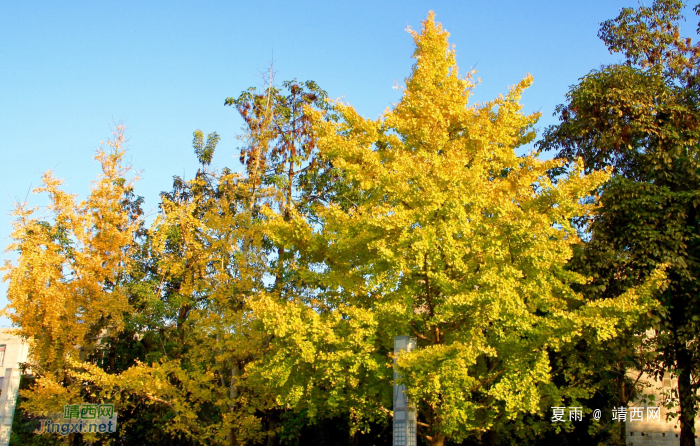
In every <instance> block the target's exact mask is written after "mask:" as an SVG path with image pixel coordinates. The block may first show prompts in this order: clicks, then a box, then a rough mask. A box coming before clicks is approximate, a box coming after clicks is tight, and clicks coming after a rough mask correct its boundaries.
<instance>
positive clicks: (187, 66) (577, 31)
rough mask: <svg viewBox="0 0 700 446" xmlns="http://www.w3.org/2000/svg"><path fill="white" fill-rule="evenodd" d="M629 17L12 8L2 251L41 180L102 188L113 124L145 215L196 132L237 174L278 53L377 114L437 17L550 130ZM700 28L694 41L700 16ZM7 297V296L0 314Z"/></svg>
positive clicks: (337, 9) (77, 188) (3, 18)
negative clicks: (517, 88) (119, 129)
mask: <svg viewBox="0 0 700 446" xmlns="http://www.w3.org/2000/svg"><path fill="white" fill-rule="evenodd" d="M624 6H631V7H634V6H636V3H635V2H634V0H626V1H618V0H595V1H593V0H581V1H576V2H574V1H537V0H533V1H529V2H524V1H516V0H508V1H498V0H494V1H490V2H487V1H465V0H462V1H452V2H446V1H393V2H391V1H377V0H375V1H364V0H363V1H358V0H353V1H345V2H329V1H324V2H320V1H319V2H311V1H295V2H270V1H247V2H243V1H218V2H217V1H210V2H178V1H167V2H165V1H129V0H122V1H107V0H105V1H89V2H88V1H84V2H78V1H61V2H56V1H51V2H48V1H47V2H37V1H32V0H23V1H9V0H0V240H1V241H2V242H1V243H0V245H1V246H3V247H4V246H7V244H8V243H9V239H8V235H9V233H10V229H11V227H10V221H11V218H10V216H9V212H10V211H11V209H12V206H13V205H12V203H13V201H15V200H17V199H24V197H25V195H26V194H27V191H28V190H29V189H30V188H32V187H36V186H37V185H38V184H39V179H40V176H41V173H42V172H43V171H45V170H47V169H52V170H53V171H54V172H55V174H56V176H58V177H59V178H64V179H65V180H66V184H65V187H66V189H67V190H69V191H70V192H74V193H78V194H80V195H81V196H84V195H85V194H86V193H87V192H88V191H89V186H90V181H91V180H92V179H93V178H94V177H95V176H96V175H97V174H98V173H99V166H98V165H97V164H96V163H95V162H94V161H93V159H92V156H93V151H94V149H95V148H96V147H97V146H98V145H99V141H101V140H104V139H106V138H107V137H109V135H110V125H111V124H112V121H113V120H115V121H120V120H123V121H124V122H125V123H126V125H127V127H128V136H129V138H130V147H129V152H128V158H129V159H130V160H131V162H132V164H133V165H134V166H135V167H136V168H138V169H140V170H142V171H143V174H142V177H143V179H142V180H141V181H140V182H139V183H138V186H137V193H138V194H140V195H143V196H144V197H145V198H146V208H147V209H155V208H156V207H157V205H158V194H159V192H160V191H162V190H168V189H170V187H171V185H172V176H173V175H183V174H184V175H185V176H186V177H187V178H191V177H192V175H193V174H194V173H195V171H196V159H195V157H194V154H193V153H192V148H191V143H192V132H193V131H194V130H195V129H198V128H201V129H202V130H204V132H205V133H206V132H211V131H217V132H218V133H219V134H220V135H221V137H222V140H221V143H220V145H219V148H218V150H217V153H216V155H215V158H214V164H215V165H217V166H219V167H222V166H230V167H232V168H234V169H235V168H237V166H238V164H237V161H236V159H237V156H236V147H237V145H238V144H237V140H236V139H235V137H236V135H237V134H239V133H240V128H241V124H242V123H241V120H240V119H239V118H238V116H237V115H236V112H235V110H233V109H232V108H230V107H224V105H223V104H224V99H225V98H226V97H227V96H237V95H238V93H240V92H241V90H243V89H246V88H247V87H250V86H260V85H261V79H260V77H259V72H260V71H262V70H264V69H265V68H266V67H267V65H268V63H269V61H270V60H271V58H272V57H273V53H274V62H275V63H274V67H275V70H276V71H277V75H276V79H277V80H278V81H282V80H286V79H290V78H297V79H300V80H307V79H312V80H315V81H316V82H318V84H319V85H320V86H321V87H322V88H324V89H325V90H326V91H327V92H328V93H329V95H330V96H331V97H333V98H336V97H341V96H344V100H346V101H347V102H349V103H351V104H352V105H354V106H355V107H356V108H357V109H358V110H359V112H360V113H361V114H363V115H365V116H368V117H373V118H374V117H377V115H379V114H380V113H381V112H382V111H383V110H384V109H385V108H386V107H388V106H390V105H391V103H392V102H395V101H396V100H397V99H398V92H397V90H394V89H392V87H393V86H394V81H395V80H396V81H398V82H399V83H402V82H403V79H404V78H405V77H406V76H407V75H408V74H409V72H410V67H411V65H412V64H413V60H412V59H411V58H410V56H411V54H412V52H413V41H412V39H411V37H410V35H409V34H407V33H406V32H405V29H406V27H407V26H411V27H412V28H414V29H419V28H420V21H421V20H423V19H424V18H425V17H426V15H427V13H428V11H429V10H434V11H435V13H436V16H437V20H438V21H440V22H442V23H443V25H444V27H445V28H446V29H447V30H449V31H450V33H451V42H452V43H454V44H455V45H456V48H457V61H458V63H459V65H460V67H461V68H462V70H463V72H465V71H466V70H468V69H469V68H470V67H472V66H474V65H476V69H477V71H478V74H477V76H478V77H480V78H481V79H482V82H481V84H480V85H479V86H477V89H476V93H475V96H474V99H475V100H476V101H485V100H488V99H491V98H493V97H494V96H496V95H497V94H498V93H504V92H506V91H507V87H508V86H509V85H512V84H514V83H516V82H517V81H518V80H520V79H521V78H522V77H523V76H524V75H525V74H526V73H531V74H532V75H533V76H534V79H535V82H534V85H533V86H532V87H531V88H530V89H529V90H528V91H527V92H526V93H525V95H524V98H523V103H524V105H525V111H527V112H531V111H535V110H541V111H542V113H543V117H542V119H541V121H540V124H539V127H540V129H541V128H544V127H545V126H546V125H550V124H553V123H554V119H553V118H552V113H553V111H554V107H555V106H556V105H557V104H559V103H561V102H563V100H564V94H565V93H566V91H567V90H568V87H569V86H570V85H572V84H574V83H576V82H577V79H578V78H580V77H581V76H583V75H584V74H586V73H587V72H589V71H590V70H591V69H594V68H597V67H599V66H600V65H601V64H606V63H612V62H616V61H617V60H618V59H619V58H618V57H617V56H611V55H609V54H608V53H607V50H606V49H605V47H604V45H603V44H602V42H601V41H600V40H598V38H597V37H596V34H597V31H598V27H599V25H598V24H599V22H601V21H603V20H606V19H609V18H613V17H615V16H616V15H617V14H618V12H619V9H620V8H621V7H624ZM688 17H689V20H688V22H687V23H686V26H685V28H686V29H687V30H688V33H690V32H691V31H694V29H695V21H696V20H695V18H694V17H693V16H688ZM30 203H35V204H37V205H41V204H43V203H45V201H44V200H42V199H40V198H38V197H30ZM13 257H14V256H13V255H12V254H7V253H4V254H2V259H8V258H13ZM6 289H7V284H2V285H0V305H4V304H5V302H6V300H5V291H6ZM1 323H2V320H0V324H1Z"/></svg>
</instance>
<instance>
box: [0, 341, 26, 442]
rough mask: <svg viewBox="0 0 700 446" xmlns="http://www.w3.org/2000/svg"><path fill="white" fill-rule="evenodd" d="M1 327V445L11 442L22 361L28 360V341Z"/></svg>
mask: <svg viewBox="0 0 700 446" xmlns="http://www.w3.org/2000/svg"><path fill="white" fill-rule="evenodd" d="M12 331H13V329H11V328H0V446H7V445H8V444H9V443H10V432H11V430H12V419H13V417H14V414H15V405H16V404H17V396H18V394H19V380H20V375H21V369H20V363H24V362H26V361H27V343H26V342H24V341H23V340H22V338H20V337H19V336H15V335H13V334H12Z"/></svg>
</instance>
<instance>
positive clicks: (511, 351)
mask: <svg viewBox="0 0 700 446" xmlns="http://www.w3.org/2000/svg"><path fill="white" fill-rule="evenodd" d="M409 31H410V33H411V34H412V36H413V38H414V40H415V43H416V50H415V53H414V58H415V59H416V63H415V65H414V67H413V71H412V73H411V75H410V76H409V78H407V79H406V86H405V88H404V89H403V90H402V91H403V96H402V98H401V100H400V101H399V103H398V104H396V105H395V106H394V107H393V108H392V109H389V110H387V111H386V112H385V114H384V115H383V116H381V117H380V118H379V119H377V120H371V119H366V118H363V117H361V116H360V115H359V114H358V113H357V112H356V111H355V110H354V109H353V108H352V107H351V106H350V105H347V104H338V106H337V110H338V111H339V113H340V114H341V116H342V119H341V120H340V121H339V122H335V121H332V120H324V119H323V117H324V115H323V113H321V112H316V113H314V114H313V117H314V131H315V134H316V136H317V138H318V142H317V144H318V147H319V150H320V151H321V152H322V153H323V154H324V155H325V156H327V157H328V158H329V159H330V160H331V161H332V163H333V165H334V166H335V167H337V168H338V169H341V170H343V171H344V172H345V173H346V175H347V178H348V181H349V182H350V183H351V184H353V185H354V186H355V187H356V188H357V190H358V193H357V195H356V196H355V198H356V201H353V202H352V203H351V204H347V202H346V201H344V200H343V198H344V197H342V196H341V197H338V200H337V201H338V203H337V204H331V205H329V206H327V207H324V208H321V207H319V208H318V209H317V212H318V214H319V215H320V216H321V223H320V224H316V225H310V224H305V223H303V220H302V219H301V218H300V217H299V218H297V219H296V220H294V221H292V222H284V221H282V220H281V219H277V220H276V221H275V225H276V233H277V236H276V237H277V240H278V241H279V243H283V244H286V245H288V246H295V247H296V249H298V250H299V251H300V252H302V253H304V254H303V255H306V256H309V258H312V259H314V260H315V262H317V266H316V267H315V271H317V276H318V279H317V280H318V281H319V283H321V284H322V289H325V290H326V291H325V293H324V296H326V299H327V302H331V303H332V302H336V304H335V305H331V307H330V308H331V309H330V310H329V311H330V312H331V313H335V314H338V315H342V316H343V318H345V319H348V318H349V319H350V320H352V319H353V318H354V317H356V316H355V314H362V312H361V311H360V310H359V309H360V308H361V309H363V310H364V311H365V312H367V311H369V312H370V313H371V314H372V318H371V320H372V321H373V324H374V326H376V327H377V334H376V337H374V336H367V337H366V338H367V339H368V340H372V342H376V343H377V345H375V348H376V349H377V351H379V352H381V351H383V352H384V355H385V361H386V362H385V364H386V367H390V365H391V361H392V358H391V355H390V354H389V352H390V351H391V350H390V349H391V343H392V340H393V337H394V336H396V335H402V334H411V335H414V336H416V337H417V338H418V346H419V348H418V349H417V350H415V351H414V352H413V353H411V354H408V355H405V356H402V357H401V358H400V359H399V361H398V363H399V368H400V370H401V374H402V376H403V378H402V381H403V382H404V383H406V384H407V386H408V389H409V390H408V392H409V396H410V398H412V400H413V401H414V402H415V404H416V405H417V407H418V411H419V421H420V422H421V423H424V424H423V426H424V428H421V432H422V435H424V436H425V438H426V439H427V440H428V441H429V442H430V443H431V444H435V445H441V444H443V443H444V441H445V440H446V439H448V438H452V439H455V440H457V441H460V440H461V439H464V438H465V437H467V436H469V435H473V436H476V437H479V436H480V435H482V434H483V433H485V432H487V431H489V430H491V429H498V427H499V423H500V424H501V425H502V424H503V423H507V422H508V421H509V420H515V419H517V418H518V417H520V416H522V415H523V414H542V413H544V411H545V409H546V407H548V406H547V403H550V405H551V403H553V402H556V401H557V398H558V397H557V392H556V388H555V387H553V386H552V384H551V381H550V365H549V359H548V353H547V352H548V350H549V349H554V350H556V349H558V348H559V347H561V346H562V345H563V344H565V343H569V342H572V341H575V340H576V339H580V338H581V337H582V336H584V335H585V336H593V337H594V338H595V337H598V338H600V339H605V338H608V337H610V336H613V335H614V334H615V333H616V330H617V329H618V328H619V327H620V326H622V325H624V323H625V321H627V320H631V319H633V318H634V316H635V315H636V314H638V313H639V312H642V311H645V309H646V308H647V304H648V301H649V294H650V292H649V290H639V292H638V293H636V294H635V293H630V294H629V295H625V296H621V297H620V298H618V299H615V300H612V301H610V302H607V303H606V304H605V305H602V306H601V305H594V306H591V305H589V304H588V303H587V302H586V301H585V300H584V298H583V297H582V296H581V295H580V294H578V293H576V292H574V290H573V289H572V287H571V285H572V284H575V283H582V282H584V281H585V280H586V279H585V278H584V277H581V276H578V275H576V274H574V273H571V272H569V271H566V269H565V265H566V263H567V261H568V260H569V259H570V258H571V256H572V246H573V245H574V244H577V243H580V239H579V236H578V234H577V230H576V228H575V227H574V226H573V224H572V220H573V219H574V217H580V216H585V215H587V214H588V213H590V212H591V211H592V209H593V208H594V206H595V203H594V201H592V200H590V199H589V200H586V198H589V196H590V195H591V193H592V191H594V190H595V189H596V188H597V187H598V186H599V185H600V184H602V182H604V181H605V180H606V179H607V178H608V174H607V173H605V172H594V173H592V174H590V175H584V174H583V173H582V172H581V167H580V166H575V168H574V170H572V171H570V172H569V174H568V175H567V176H566V177H564V178H559V179H558V181H557V182H554V181H553V180H552V178H551V176H550V174H549V173H550V171H552V170H553V169H555V168H557V167H560V166H562V163H561V162H560V161H558V160H541V159H539V158H537V157H536V156H535V155H533V154H528V155H525V156H518V155H517V154H516V152H515V149H516V148H518V147H521V146H523V145H524V144H526V143H528V142H530V141H532V139H533V138H534V136H535V135H534V132H533V130H532V127H533V125H534V124H535V122H536V121H537V119H538V117H539V114H538V113H533V114H530V115H527V114H524V113H523V112H522V105H520V103H519V101H520V97H521V95H522V93H523V91H524V90H525V89H526V88H527V87H528V86H529V85H530V84H531V83H532V77H531V76H529V75H528V76H526V77H525V78H524V79H523V80H522V81H520V82H519V83H518V84H516V85H515V86H513V87H511V88H510V89H509V92H508V93H507V94H506V95H505V96H499V97H498V98H496V99H494V100H493V101H490V102H487V103H484V104H470V103H469V101H468V100H469V97H470V95H471V92H472V90H473V88H474V87H475V82H474V81H473V80H472V76H473V74H474V72H470V73H468V74H467V75H466V76H460V75H459V72H458V69H457V65H456V62H455V51H454V48H452V47H450V45H449V44H448V41H447V37H448V33H447V32H446V31H445V30H443V29H442V26H441V25H440V24H437V23H436V22H435V20H434V16H433V14H432V13H431V14H430V15H429V16H428V19H427V20H426V21H424V22H423V24H422V30H421V32H420V33H418V32H416V31H413V30H409ZM319 265H321V266H319ZM658 280H661V279H660V278H659V279H658ZM655 283H656V282H655ZM650 286H651V285H650ZM290 305H294V304H290ZM271 308H274V307H271ZM261 311H262V309H261ZM270 311H272V310H270ZM275 311H278V310H275ZM323 313H324V312H322V316H323ZM312 316H313V315H310V316H309V317H307V318H301V319H300V321H299V323H300V324H304V329H303V330H300V331H294V332H287V333H286V334H285V333H282V332H280V330H281V329H280V328H278V327H279V325H281V324H284V323H288V322H284V321H283V319H284V318H277V320H276V321H275V322H272V323H271V326H272V327H275V328H274V329H275V333H277V335H278V336H279V337H284V338H285V341H284V342H286V343H289V344H292V345H294V346H295V347H293V348H296V349H301V350H302V351H303V350H305V349H306V348H305V347H304V345H305V343H306V344H313V343H314V342H315V344H316V346H317V347H316V350H315V351H314V350H313V349H312V350H311V352H312V353H311V354H308V355H309V356H312V357H313V353H316V354H319V353H318V351H319V350H321V349H322V348H321V347H320V346H321V345H322V343H321V342H318V341H314V335H313V334H307V333H314V332H315V331H317V329H316V328H315V327H316V322H314V321H315V320H317V319H318V318H319V317H322V316H313V317H312ZM336 317H339V316H336ZM268 318H273V319H274V317H273V316H268ZM327 319H332V318H330V317H327ZM328 323H329V324H331V323H330V321H329V322H328ZM375 340H376V341H375ZM353 341H354V339H347V340H346V342H347V343H348V349H351V350H354V349H355V347H354V346H352V344H353ZM277 342H279V343H280V344H281V343H282V341H280V340H277ZM334 345H335V344H334ZM336 347H337V348H342V344H339V345H337V346H336ZM285 348H287V349H292V347H290V346H289V345H286V344H285ZM334 355H336V356H340V355H341V353H340V352H338V351H337V350H335V351H334ZM303 356H304V354H300V355H297V356H294V357H295V358H299V359H298V361H304V359H303ZM317 357H318V356H316V358H317ZM314 360H316V359H313V358H312V359H308V360H306V361H307V362H313V361H314ZM297 367H298V368H299V369H302V367H301V366H297ZM346 370H349V369H347V368H346ZM278 384H279V385H280V386H284V385H286V383H284V382H280V383H278ZM387 385H388V383H387ZM304 392H305V391H304V390H302V389H300V390H299V391H298V393H299V396H295V398H296V399H297V400H300V399H303V393H304ZM306 392H310V391H306ZM309 398H311V397H309ZM384 404H385V405H387V406H390V404H391V403H390V401H386V400H385V403H384Z"/></svg>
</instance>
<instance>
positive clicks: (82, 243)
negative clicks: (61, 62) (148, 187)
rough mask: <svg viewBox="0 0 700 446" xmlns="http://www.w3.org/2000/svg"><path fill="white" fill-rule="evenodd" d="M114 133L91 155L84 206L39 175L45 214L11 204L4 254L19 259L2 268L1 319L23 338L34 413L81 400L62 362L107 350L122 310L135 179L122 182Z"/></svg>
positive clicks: (133, 231)
mask: <svg viewBox="0 0 700 446" xmlns="http://www.w3.org/2000/svg"><path fill="white" fill-rule="evenodd" d="M123 130H124V128H123V126H118V127H117V128H116V130H115V134H114V138H113V139H112V140H110V141H108V142H107V143H106V144H104V145H103V146H102V147H101V148H100V149H99V150H98V151H97V153H96V155H95V159H96V160H97V161H98V162H99V163H100V165H101V167H102V175H101V176H100V177H99V178H98V179H97V180H96V181H95V182H94V183H93V186H92V191H91V193H90V195H89V197H88V198H87V199H86V200H84V201H80V202H78V201H76V197H75V196H74V195H71V194H68V193H66V192H65V191H63V190H62V189H61V187H60V186H61V181H60V180H58V179H56V178H55V177H54V176H53V175H52V174H51V172H50V171H49V172H47V173H46V174H45V175H44V177H43V181H42V185H41V186H40V187H39V188H37V189H35V191H34V192H37V193H41V192H43V193H45V194H47V195H48V198H49V205H48V206H47V210H48V212H47V213H45V214H43V215H42V214H40V213H39V208H29V207H27V206H26V205H24V204H21V203H20V204H18V206H17V208H16V210H15V211H14V215H15V217H16V220H15V222H14V231H13V233H12V236H11V238H12V240H13V242H12V244H11V245H10V246H9V247H8V251H16V252H18V253H19V256H18V261H17V263H16V264H13V263H11V262H10V261H7V262H6V263H5V266H4V270H5V277H4V278H5V280H8V281H9V287H8V291H7V298H8V301H9V304H8V307H7V308H6V310H5V311H6V313H5V314H6V315H7V316H9V318H10V320H11V321H12V323H13V325H15V326H16V327H17V333H18V334H19V335H21V336H23V337H25V338H28V339H31V342H30V364H31V367H32V368H33V370H34V372H35V373H36V374H37V376H40V378H39V380H38V382H37V385H36V386H35V387H34V391H33V392H32V397H31V398H30V400H29V403H28V406H29V407H31V408H32V409H33V410H34V411H35V412H41V411H60V410H62V405H63V404H67V403H68V402H71V401H75V399H76V398H78V399H80V398H81V396H80V395H79V394H80V392H81V386H82V384H81V383H80V382H77V381H76V380H74V379H72V378H71V375H70V373H69V371H70V370H71V369H72V366H71V364H72V362H74V361H82V360H85V359H86V358H87V357H89V356H93V357H94V356H95V355H97V354H99V353H100V351H101V350H104V349H108V348H109V345H107V344H106V343H104V342H101V341H102V340H103V339H105V338H108V337H110V336H111V335H112V334H114V333H118V332H120V331H121V330H122V328H123V323H124V315H125V314H127V313H128V312H130V311H131V310H132V308H131V305H130V302H129V293H128V291H127V288H128V282H129V274H130V271H131V268H132V267H133V264H134V251H135V250H136V247H137V237H138V235H139V234H140V231H141V229H142V218H141V212H140V209H139V200H140V199H139V198H137V197H135V195H134V193H133V180H134V179H135V178H134V176H133V175H132V179H131V180H129V179H128V176H129V171H130V170H131V169H130V167H129V166H126V165H125V164H124V163H123V161H122V158H123V155H124V143H125V139H124V132H123Z"/></svg>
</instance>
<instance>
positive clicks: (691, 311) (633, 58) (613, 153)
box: [540, 0, 700, 445]
mask: <svg viewBox="0 0 700 446" xmlns="http://www.w3.org/2000/svg"><path fill="white" fill-rule="evenodd" d="M682 7H683V3H682V2H680V1H675V0H657V1H655V2H654V3H653V5H652V6H650V7H640V8H638V9H637V10H633V9H629V8H625V9H623V10H622V11H621V13H620V15H619V16H618V17H617V18H616V19H614V20H609V21H607V22H605V23H604V24H603V26H602V28H601V31H600V34H599V35H600V37H601V38H602V39H603V41H604V42H605V43H606V45H607V46H608V48H609V49H610V51H611V52H618V53H622V54H623V55H624V56H625V58H626V60H625V62H624V63H622V64H617V65H611V66H607V67H602V68H601V69H600V70H594V71H592V72H591V73H590V74H588V75H586V76H585V77H583V78H582V79H581V82H580V83H579V84H578V85H575V86H574V87H572V89H571V90H570V92H569V93H568V95H567V102H568V103H567V104H566V105H561V106H559V107H558V108H557V111H556V114H557V115H558V116H559V118H560V120H561V123H560V124H559V125H558V126H554V127H551V128H549V129H547V130H546V131H545V134H544V138H543V140H542V141H541V142H540V148H541V149H542V150H557V151H558V156H560V157H563V158H567V159H569V160H570V161H572V162H574V161H576V160H579V159H581V160H582V161H583V163H584V166H585V169H586V170H593V169H601V168H605V167H608V166H611V167H614V168H615V174H614V176H613V178H611V180H610V181H608V182H607V183H606V184H605V185H603V186H602V187H601V189H600V191H601V204H602V206H601V207H600V208H599V209H598V210H597V211H596V213H595V216H594V219H593V225H592V227H591V232H590V237H591V239H590V243H588V244H587V246H586V248H585V249H584V250H583V251H582V253H581V254H582V256H581V260H580V261H579V262H578V266H577V267H576V269H577V270H579V271H582V272H584V273H586V274H591V275H593V276H594V277H595V280H594V281H593V283H592V286H591V287H589V288H588V289H587V290H586V293H587V294H588V295H590V296H592V297H594V296H595V297H600V298H606V297H609V296H610V295H614V294H616V293H617V292H619V291H623V290H624V289H627V288H629V287H632V286H635V285H638V284H639V283H641V282H642V281H643V280H644V279H645V278H646V277H648V276H649V274H651V273H652V272H653V271H654V270H655V268H656V267H657V266H658V265H660V264H668V277H669V286H668V288H666V289H665V291H664V292H663V293H659V294H658V295H657V298H658V301H659V303H660V304H661V306H660V307H659V308H658V311H656V312H655V313H654V314H653V317H652V318H650V319H648V321H647V324H646V325H645V326H640V327H638V330H637V332H638V333H643V332H645V331H646V330H653V338H652V339H651V342H650V344H651V345H649V346H648V348H650V349H651V350H652V352H653V353H654V354H653V355H652V357H651V358H648V359H649V360H644V361H642V362H641V364H642V365H643V364H646V367H645V368H646V370H647V371H649V372H651V373H653V374H654V375H655V376H657V377H661V376H662V375H663V374H664V372H665V371H667V370H670V371H672V372H673V373H675V374H677V375H678V377H679V392H680V395H681V397H680V421H681V426H682V428H681V444H684V445H685V444H694V443H693V442H694V433H693V432H694V428H693V423H694V418H695V414H696V410H697V404H698V401H697V396H696V395H697V389H698V385H699V384H698V381H697V379H696V378H692V377H693V376H698V367H699V364H700V362H698V361H699V360H700V356H698V350H697V348H696V346H695V344H696V339H697V335H698V323H697V321H698V317H699V316H698V314H697V308H698V302H697V298H698V297H697V296H698V291H700V288H698V286H699V282H698V279H697V278H698V277H699V275H698V273H700V270H699V269H698V265H700V264H699V263H698V246H699V245H698V240H700V239H698V236H699V235H700V234H699V231H698V228H699V226H698V204H700V201H699V198H700V195H698V189H699V186H700V177H699V176H698V172H700V170H698V168H699V167H700V165H699V164H698V151H697V141H698V136H700V135H699V134H698V128H699V127H698V122H700V121H699V118H700V114H699V113H698V112H699V110H698V83H697V80H698V61H699V59H698V55H699V54H700V46H698V44H695V45H692V43H691V40H690V38H683V37H681V36H680V28H679V20H680V19H682V15H681V8H682ZM696 10H697V8H696ZM631 339H634V337H633V336H626V337H624V338H621V341H622V342H627V341H629V340H631ZM619 398H621V400H620V401H622V402H624V401H623V400H625V397H624V396H619Z"/></svg>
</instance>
